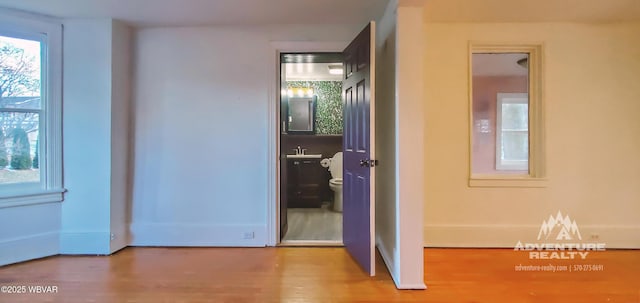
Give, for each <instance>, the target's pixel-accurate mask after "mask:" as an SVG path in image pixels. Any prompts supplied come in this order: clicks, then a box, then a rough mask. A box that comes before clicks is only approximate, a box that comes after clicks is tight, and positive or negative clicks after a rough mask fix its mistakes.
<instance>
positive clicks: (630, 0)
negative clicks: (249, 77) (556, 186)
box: [0, 0, 640, 27]
mask: <svg viewBox="0 0 640 303" xmlns="http://www.w3.org/2000/svg"><path fill="white" fill-rule="evenodd" d="M388 1H389V0H0V7H6V8H14V9H20V10H25V11H30V12H35V13H40V14H45V15H51V16H55V17H61V18H114V19H118V20H122V21H125V22H127V23H130V24H132V25H135V26H142V27H145V26H198V25H267V24H365V23H367V22H368V21H370V20H373V19H376V18H378V17H380V15H381V14H382V12H383V11H384V8H385V6H386V4H387V3H388ZM400 1H407V2H408V3H414V4H418V5H420V4H423V5H424V7H425V11H424V13H425V19H426V20H427V21H428V22H554V21H559V22H565V21H577V22H614V21H640V0H400Z"/></svg>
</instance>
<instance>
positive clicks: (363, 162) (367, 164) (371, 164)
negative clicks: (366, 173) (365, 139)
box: [360, 159, 378, 167]
mask: <svg viewBox="0 0 640 303" xmlns="http://www.w3.org/2000/svg"><path fill="white" fill-rule="evenodd" d="M376 165H378V160H369V159H362V160H360V166H362V167H374V166H376Z"/></svg>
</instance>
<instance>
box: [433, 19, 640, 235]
mask: <svg viewBox="0 0 640 303" xmlns="http://www.w3.org/2000/svg"><path fill="white" fill-rule="evenodd" d="M424 36H425V40H426V43H427V47H426V48H425V52H424V58H425V64H424V69H425V74H426V77H425V81H424V87H425V91H426V98H425V101H426V108H425V115H426V119H425V140H426V141H427V147H428V148H427V150H426V151H427V152H426V153H425V156H424V161H425V171H426V172H427V180H426V182H425V196H426V207H425V216H426V220H425V239H424V241H425V244H426V245H428V246H481V247H486V246H506V247H510V246H511V247H512V246H513V245H515V244H516V243H517V241H522V242H525V241H535V240H536V235H537V233H538V230H539V228H540V224H541V222H542V220H545V219H546V218H548V217H549V215H551V214H556V213H557V212H558V211H559V210H560V211H562V212H563V214H568V215H570V216H571V218H572V219H574V220H576V223H577V224H578V226H579V228H580V232H581V234H582V237H583V239H584V240H587V241H593V240H594V239H592V238H591V237H592V235H594V234H595V235H598V236H599V239H598V240H597V241H598V242H602V243H606V244H607V248H610V247H622V248H640V203H638V202H639V201H640V186H638V184H640V157H638V155H640V136H639V135H638V134H639V133H640V119H639V118H638V114H639V113H640V102H638V100H640V86H638V83H640V73H639V72H638V71H640V60H639V59H638V58H640V39H638V37H640V24H638V23H634V24H631V23H628V24H625V23H616V24H605V23H601V24H600V23H598V24H586V23H584V24H580V23H426V24H425V25H424ZM468 41H481V42H509V43H543V45H544V57H543V59H544V61H543V69H544V70H543V75H544V80H543V83H542V84H543V95H544V97H543V98H544V103H545V112H544V117H545V119H546V142H547V144H546V146H547V156H546V159H547V161H546V171H547V176H546V177H547V179H548V181H547V186H546V187H543V188H478V187H469V186H468V177H469V175H468V171H469V168H468V163H469V162H468V161H469V114H468V112H469V99H468V92H469V90H468V89H469V88H468Z"/></svg>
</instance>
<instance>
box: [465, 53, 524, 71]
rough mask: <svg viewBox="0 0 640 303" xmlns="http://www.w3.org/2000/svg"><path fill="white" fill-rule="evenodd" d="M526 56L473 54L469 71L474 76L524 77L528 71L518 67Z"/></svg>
mask: <svg viewBox="0 0 640 303" xmlns="http://www.w3.org/2000/svg"><path fill="white" fill-rule="evenodd" d="M525 57H527V55H526V54H473V56H472V63H471V70H472V73H473V75H474V76H526V75H527V74H528V69H526V68H524V67H522V66H520V65H518V63H517V62H518V60H520V59H522V58H525Z"/></svg>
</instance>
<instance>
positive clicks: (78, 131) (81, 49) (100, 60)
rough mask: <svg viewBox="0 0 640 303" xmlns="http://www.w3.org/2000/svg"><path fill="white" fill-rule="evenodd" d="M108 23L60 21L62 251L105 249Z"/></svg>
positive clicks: (108, 174)
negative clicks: (62, 70)
mask: <svg viewBox="0 0 640 303" xmlns="http://www.w3.org/2000/svg"><path fill="white" fill-rule="evenodd" d="M111 26H112V22H111V20H110V19H102V20H67V21H65V22H64V102H63V104H64V106H63V113H64V116H63V144H64V186H65V187H66V188H67V189H68V192H67V193H66V194H65V201H64V202H63V203H62V232H61V235H60V248H61V253H63V254H75V253H79V254H108V253H109V234H110V230H109V204H110V192H109V184H110V178H111V169H110V165H111V145H110V144H111V140H110V138H111Z"/></svg>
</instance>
